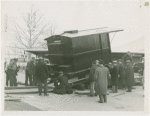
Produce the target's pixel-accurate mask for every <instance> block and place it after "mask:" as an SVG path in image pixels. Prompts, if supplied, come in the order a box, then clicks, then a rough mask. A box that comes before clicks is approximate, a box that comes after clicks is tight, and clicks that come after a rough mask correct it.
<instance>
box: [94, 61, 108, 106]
mask: <svg viewBox="0 0 150 116" xmlns="http://www.w3.org/2000/svg"><path fill="white" fill-rule="evenodd" d="M103 63H104V62H103V60H99V65H98V67H97V68H96V71H95V74H94V79H95V82H96V83H95V86H96V93H97V94H98V95H99V98H100V101H99V102H100V103H103V102H107V86H108V78H109V70H108V68H106V67H104V65H103Z"/></svg>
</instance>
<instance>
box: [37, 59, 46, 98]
mask: <svg viewBox="0 0 150 116" xmlns="http://www.w3.org/2000/svg"><path fill="white" fill-rule="evenodd" d="M35 76H36V80H37V82H38V90H39V95H40V96H41V95H42V84H44V96H48V94H47V78H48V76H49V71H48V68H47V66H46V64H45V63H44V62H43V59H42V58H39V62H38V64H37V65H36V67H35Z"/></svg>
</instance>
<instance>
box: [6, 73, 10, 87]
mask: <svg viewBox="0 0 150 116" xmlns="http://www.w3.org/2000/svg"><path fill="white" fill-rule="evenodd" d="M8 81H9V76H8V74H7V73H6V85H7V86H8Z"/></svg>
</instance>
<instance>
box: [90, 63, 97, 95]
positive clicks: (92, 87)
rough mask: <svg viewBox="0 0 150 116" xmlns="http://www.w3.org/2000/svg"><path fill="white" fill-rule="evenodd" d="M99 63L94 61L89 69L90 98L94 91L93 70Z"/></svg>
mask: <svg viewBox="0 0 150 116" xmlns="http://www.w3.org/2000/svg"><path fill="white" fill-rule="evenodd" d="M98 63H99V61H98V60H95V61H93V62H92V67H91V69H90V96H94V91H95V90H94V89H95V80H94V74H95V70H96V68H97V65H98Z"/></svg>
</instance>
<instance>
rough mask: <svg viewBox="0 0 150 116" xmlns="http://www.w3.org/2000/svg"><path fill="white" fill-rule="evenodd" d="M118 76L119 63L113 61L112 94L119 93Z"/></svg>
mask: <svg viewBox="0 0 150 116" xmlns="http://www.w3.org/2000/svg"><path fill="white" fill-rule="evenodd" d="M118 74H119V68H118V65H117V61H113V68H112V74H111V85H112V93H117V92H118Z"/></svg>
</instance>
